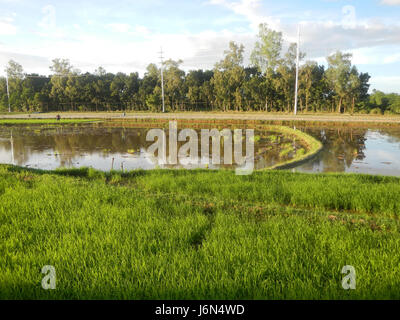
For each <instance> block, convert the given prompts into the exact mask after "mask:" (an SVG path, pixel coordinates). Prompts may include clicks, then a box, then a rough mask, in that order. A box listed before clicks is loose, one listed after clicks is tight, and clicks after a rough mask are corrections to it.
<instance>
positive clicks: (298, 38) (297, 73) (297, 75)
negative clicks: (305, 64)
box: [294, 25, 300, 115]
mask: <svg viewBox="0 0 400 320" xmlns="http://www.w3.org/2000/svg"><path fill="white" fill-rule="evenodd" d="M296 51H297V52H296V88H295V94H294V114H295V115H296V114H297V95H298V89H299V60H300V25H299V27H298V29H297V50H296Z"/></svg>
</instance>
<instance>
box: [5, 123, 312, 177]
mask: <svg viewBox="0 0 400 320" xmlns="http://www.w3.org/2000/svg"><path fill="white" fill-rule="evenodd" d="M11 130H12V132H13V133H12V138H11V143H10V135H11ZM148 130H149V129H148V128H132V127H123V126H120V127H114V126H111V125H107V124H105V125H98V124H97V125H92V124H82V125H77V126H71V125H62V126H53V127H51V126H48V127H44V126H40V125H39V126H30V127H24V126H12V127H10V126H0V162H1V163H15V164H16V165H19V166H26V167H33V168H41V169H56V168H60V167H93V168H96V169H100V170H110V169H117V170H118V169H122V168H123V169H127V170H132V169H137V168H142V169H153V168H156V167H158V166H157V163H155V162H154V160H155V159H153V157H151V156H150V155H149V154H147V152H146V150H147V149H148V147H149V146H150V145H151V144H153V141H149V142H148V141H146V134H147V132H148ZM166 133H167V135H168V130H166ZM198 134H199V136H200V132H199V131H198ZM255 134H256V137H257V142H256V150H255V167H256V168H264V167H266V166H271V165H274V164H276V163H279V162H281V161H282V160H288V159H291V158H293V157H294V155H295V153H296V151H297V150H299V149H301V148H304V149H305V147H304V146H303V145H302V144H301V143H299V142H295V141H292V140H290V139H288V138H287V137H284V136H282V135H280V134H277V133H271V132H257V130H255ZM272 138H273V139H272ZM167 141H168V139H167ZM221 142H223V139H222V140H221ZM184 143H185V142H179V143H178V149H179V148H180V146H181V145H183V144H184ZM288 146H289V148H288ZM223 147H224V145H223V143H221V150H220V155H221V163H223V156H224V152H223ZM245 147H246V145H245V141H243V154H244V155H245V153H246V148H245ZM211 148H212V143H210V154H211ZM283 149H285V150H286V151H287V150H289V151H290V152H284V153H283ZM167 150H168V148H167ZM199 150H200V148H199ZM11 158H13V159H11ZM10 159H11V162H10ZM221 166H222V165H221ZM221 166H212V165H210V166H208V167H209V168H217V167H221ZM159 167H178V168H179V167H182V165H177V166H167V165H164V166H159ZM191 167H192V168H194V166H191ZM198 167H199V166H198ZM223 167H227V168H229V167H230V168H234V167H235V166H229V165H227V166H226V165H223Z"/></svg>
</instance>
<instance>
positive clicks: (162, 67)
mask: <svg viewBox="0 0 400 320" xmlns="http://www.w3.org/2000/svg"><path fill="white" fill-rule="evenodd" d="M159 53H160V60H161V96H162V112H163V113H164V112H165V103H164V71H163V69H164V61H163V51H162V47H161V51H160V52H159Z"/></svg>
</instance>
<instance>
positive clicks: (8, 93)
mask: <svg viewBox="0 0 400 320" xmlns="http://www.w3.org/2000/svg"><path fill="white" fill-rule="evenodd" d="M6 83H7V101H8V112H11V104H10V89H9V87H8V74H7V73H6Z"/></svg>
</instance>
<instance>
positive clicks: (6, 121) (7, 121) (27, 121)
mask: <svg viewBox="0 0 400 320" xmlns="http://www.w3.org/2000/svg"><path fill="white" fill-rule="evenodd" d="M93 121H99V120H96V119H61V120H57V119H0V125H2V124H6V125H9V124H63V123H85V122H93Z"/></svg>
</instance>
